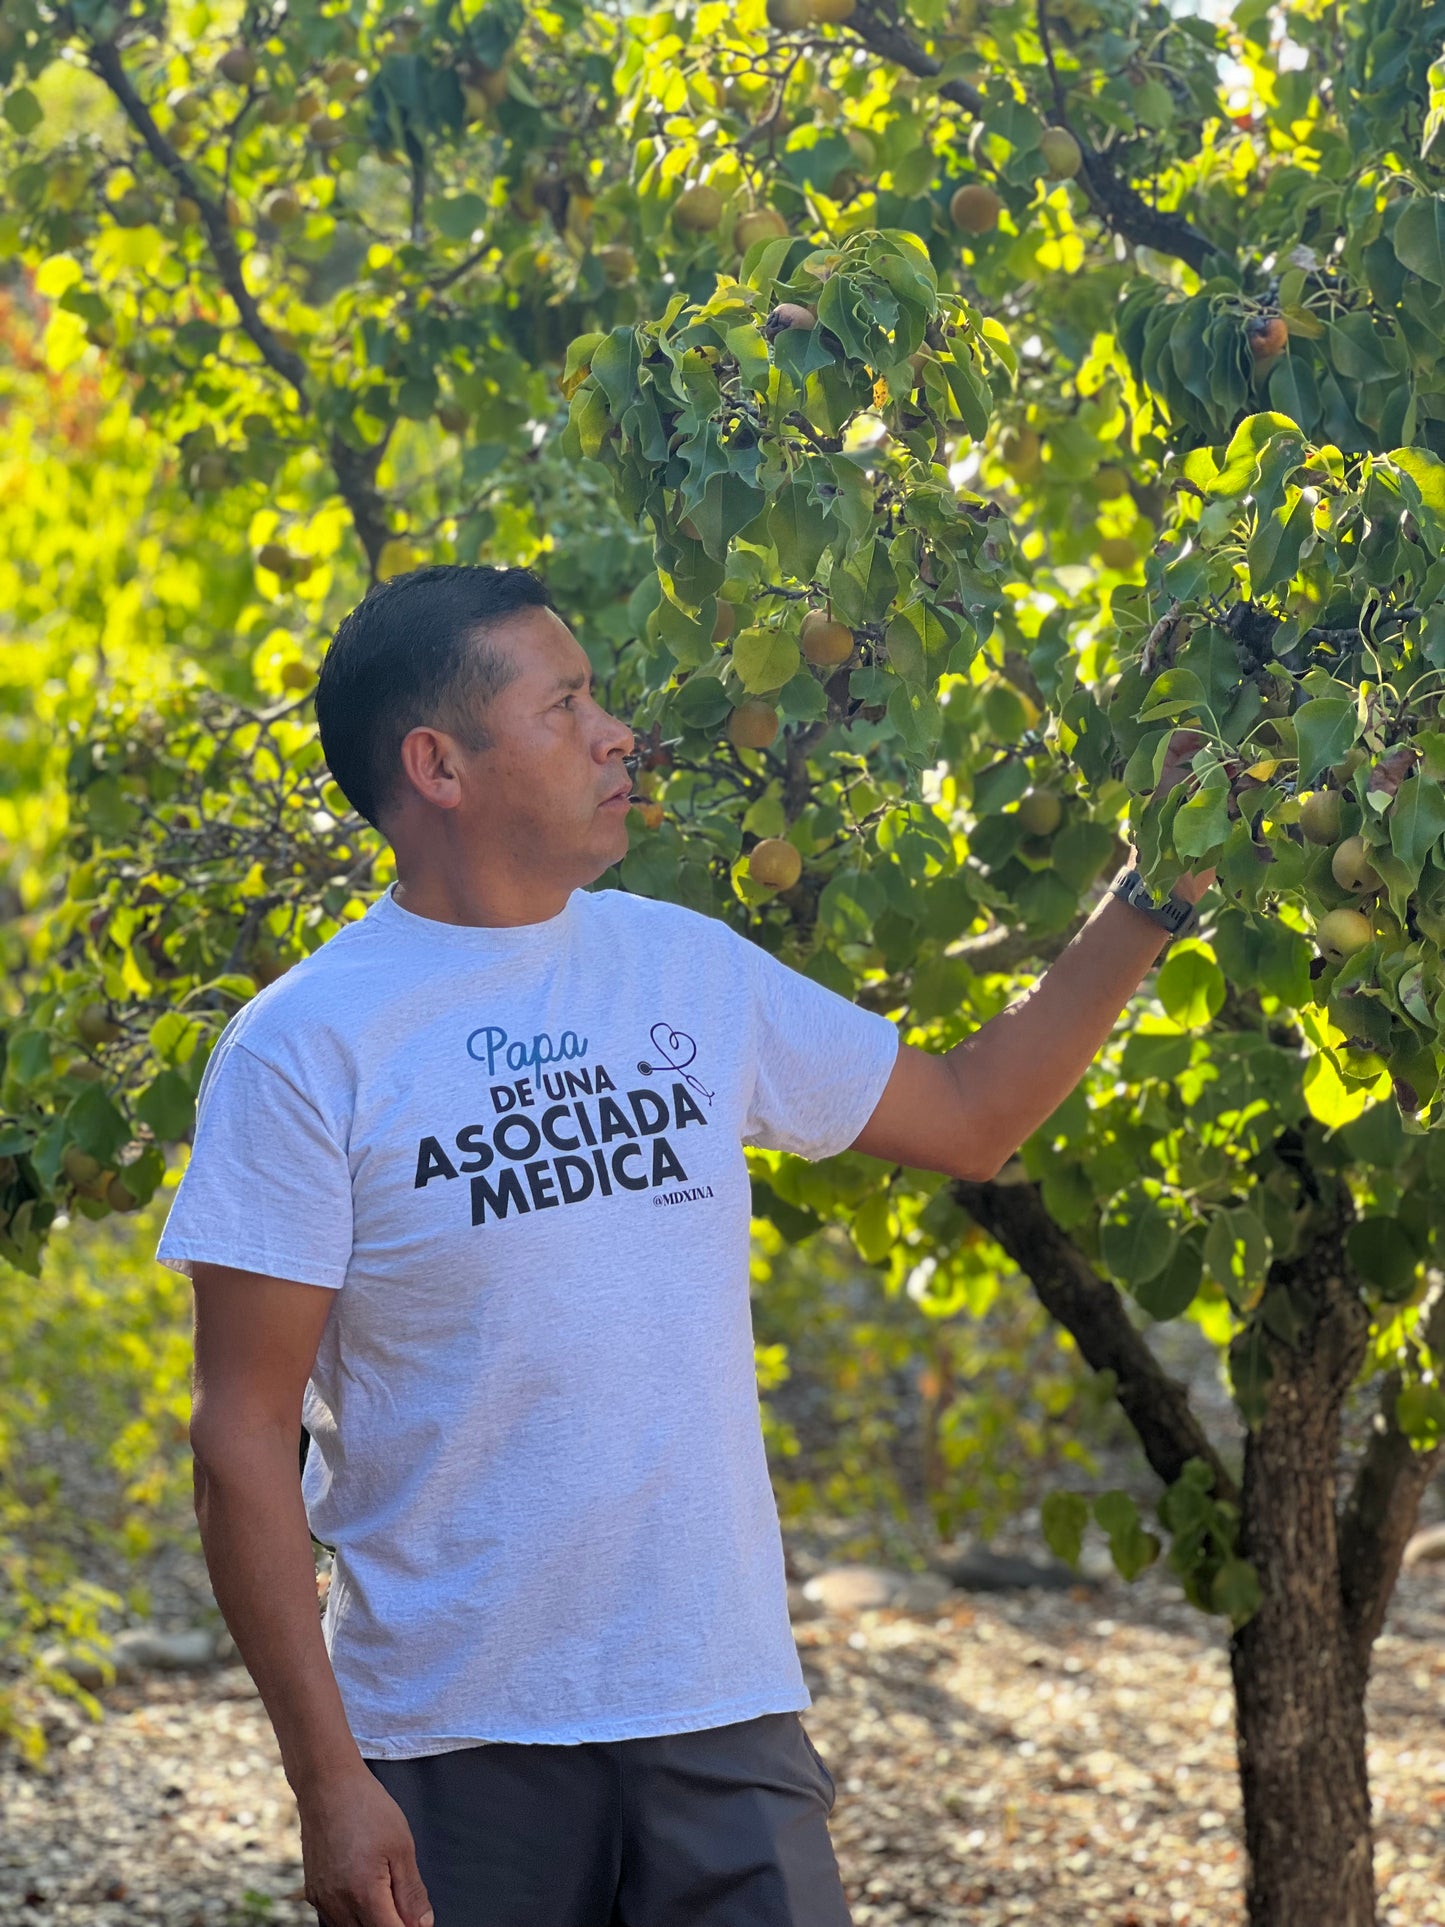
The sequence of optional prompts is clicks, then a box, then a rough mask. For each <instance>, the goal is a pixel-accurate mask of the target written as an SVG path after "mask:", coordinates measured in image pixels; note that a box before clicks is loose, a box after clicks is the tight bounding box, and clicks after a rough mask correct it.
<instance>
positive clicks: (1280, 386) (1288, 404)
mask: <svg viewBox="0 0 1445 1927" xmlns="http://www.w3.org/2000/svg"><path fill="white" fill-rule="evenodd" d="M1269 399H1270V405H1271V407H1273V408H1276V409H1278V410H1279V412H1280V413H1281V414H1282V415H1288V416H1289V418H1290V420H1291V421H1293V422H1297V423H1298V424H1299V426H1300V428H1301V429H1302V430H1303V431H1304V433H1305V434H1306V435H1308V434H1309V433H1310V432H1311V430H1312V429H1313V428H1314V427H1315V425H1316V424H1317V423H1318V421H1319V418H1320V391H1319V389H1318V387H1317V386H1316V384H1315V377H1314V371H1313V369H1312V368H1311V367H1310V365H1309V363H1308V362H1307V361H1306V360H1305V359H1304V358H1303V356H1301V355H1297V354H1293V353H1291V354H1287V355H1282V356H1281V357H1280V359H1279V361H1278V362H1277V363H1276V364H1275V367H1274V369H1273V370H1272V371H1271V374H1270V377H1269Z"/></svg>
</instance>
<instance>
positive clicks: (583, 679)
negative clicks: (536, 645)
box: [552, 669, 593, 690]
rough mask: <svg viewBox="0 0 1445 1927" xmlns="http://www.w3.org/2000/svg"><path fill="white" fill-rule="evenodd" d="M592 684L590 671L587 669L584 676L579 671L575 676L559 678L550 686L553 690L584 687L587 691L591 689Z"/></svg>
mask: <svg viewBox="0 0 1445 1927" xmlns="http://www.w3.org/2000/svg"><path fill="white" fill-rule="evenodd" d="M592 682H593V676H592V671H591V670H590V669H589V670H587V672H586V673H585V675H584V673H583V672H582V671H581V670H580V669H579V670H578V672H577V674H576V675H575V676H562V677H560V678H559V679H558V681H557V682H555V683H554V684H553V685H552V687H553V689H554V690H557V689H582V688H584V687H585V688H587V689H590V688H591V687H592Z"/></svg>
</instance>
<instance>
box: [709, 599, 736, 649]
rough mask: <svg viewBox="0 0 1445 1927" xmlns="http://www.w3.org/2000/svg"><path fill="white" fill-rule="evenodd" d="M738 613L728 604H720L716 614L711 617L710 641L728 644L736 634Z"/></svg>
mask: <svg viewBox="0 0 1445 1927" xmlns="http://www.w3.org/2000/svg"><path fill="white" fill-rule="evenodd" d="M737 628H738V612H737V610H736V609H735V608H734V607H733V605H732V603H730V602H720V603H719V604H718V605H717V614H716V615H715V616H714V617H713V624H712V639H713V641H714V643H719V642H730V641H731V640H732V638H733V637H734V636H735V635H736V634H737Z"/></svg>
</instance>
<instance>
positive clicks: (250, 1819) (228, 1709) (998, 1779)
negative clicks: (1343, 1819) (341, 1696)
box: [0, 1568, 1445, 1927]
mask: <svg viewBox="0 0 1445 1927" xmlns="http://www.w3.org/2000/svg"><path fill="white" fill-rule="evenodd" d="M795 1633H796V1637H797V1640H798V1646H799V1651H800V1654H801V1657H802V1661H803V1667H804V1671H805V1673H806V1675H807V1678H808V1683H809V1686H810V1689H811V1691H812V1693H813V1697H814V1705H813V1707H812V1709H811V1711H810V1712H808V1713H807V1714H806V1715H805V1716H804V1717H805V1720H806V1724H807V1726H808V1729H809V1731H810V1733H811V1734H812V1737H813V1738H814V1740H815V1741H816V1743H817V1745H818V1746H819V1748H820V1750H821V1751H822V1753H823V1756H824V1758H825V1759H826V1760H827V1762H828V1764H829V1766H830V1767H831V1769H832V1772H833V1775H834V1777H835V1779H836V1780H837V1782H838V1799H837V1804H836V1806H835V1808H834V1810H833V1820H832V1828H833V1838H834V1842H835V1845H836V1847H837V1851H838V1859H839V1863H840V1865H841V1867H842V1870H843V1877H844V1882H845V1885H846V1887H847V1890H848V1894H849V1898H850V1900H851V1902H852V1907H853V1915H854V1919H855V1922H856V1923H857V1927H882V1923H894V1922H905V1921H915V1920H941V1921H958V1922H966V1923H968V1924H969V1927H1000V1924H1001V1923H1006V1922H1013V1921H1018V1920H1028V1921H1030V1922H1032V1923H1035V1927H1086V1924H1087V1923H1101V1924H1102V1923H1107V1924H1108V1927H1175V1924H1176V1923H1183V1924H1184V1927H1237V1923H1239V1922H1240V1921H1241V1920H1242V1912H1241V1908H1240V1904H1239V1883H1240V1877H1241V1871H1242V1854H1241V1850H1240V1846H1239V1809H1238V1794H1237V1791H1236V1786H1235V1780H1234V1760H1233V1738H1232V1732H1231V1725H1230V1700H1229V1689H1228V1672H1227V1663H1226V1657H1225V1649H1224V1640H1223V1637H1222V1634H1221V1632H1220V1631H1219V1629H1217V1628H1215V1627H1213V1626H1212V1625H1210V1624H1207V1623H1205V1622H1204V1621H1202V1620H1201V1619H1200V1617H1199V1616H1198V1615H1197V1614H1195V1613H1193V1612H1192V1611H1190V1609H1189V1608H1187V1607H1186V1606H1184V1605H1183V1604H1182V1603H1181V1602H1180V1601H1179V1600H1178V1598H1177V1595H1175V1594H1174V1593H1173V1592H1172V1590H1171V1588H1170V1586H1169V1583H1168V1580H1167V1578H1165V1577H1164V1576H1156V1575H1154V1574H1150V1575H1146V1577H1145V1579H1144V1580H1142V1581H1141V1582H1140V1583H1139V1584H1138V1585H1136V1586H1135V1587H1132V1588H1126V1587H1124V1586H1123V1585H1122V1584H1120V1583H1119V1582H1117V1581H1115V1582H1112V1583H1107V1584H1105V1585H1103V1586H1100V1587H1098V1588H1093V1589H1086V1588H1083V1587H1079V1588H1077V1589H1075V1590H1074V1591H1073V1592H1070V1593H1051V1594H1039V1593H1028V1594H1012V1595H1004V1596H999V1597H994V1598H983V1597H981V1596H965V1595H962V1594H953V1595H951V1596H950V1599H949V1600H948V1602H947V1603H946V1605H945V1606H944V1607H943V1608H942V1609H941V1610H940V1611H938V1612H937V1613H936V1614H935V1613H928V1614H926V1615H924V1614H910V1613H905V1612H900V1611H896V1610H879V1611H874V1612H867V1613H863V1614H860V1615H858V1616H856V1617H846V1618H845V1617H842V1616H830V1617H824V1618H820V1619H815V1620H811V1621H800V1622H799V1623H798V1624H797V1625H796V1626H795ZM103 1699H104V1702H105V1705H106V1708H107V1715H106V1718H105V1720H104V1722H103V1723H102V1724H100V1725H96V1724H93V1723H91V1722H90V1721H88V1720H86V1719H85V1718H84V1716H83V1715H82V1716H77V1715H76V1714H75V1713H74V1711H73V1709H69V1708H64V1707H61V1708H58V1709H57V1715H56V1722H55V1725H54V1730H53V1735H52V1740H51V1754H50V1757H49V1759H48V1760H47V1762H46V1763H45V1765H44V1766H43V1767H41V1768H33V1767H28V1766H26V1765H24V1764H23V1763H22V1762H21V1761H20V1760H19V1759H18V1758H17V1757H16V1756H15V1755H14V1754H0V1922H3V1923H4V1927H12V1923H13V1924H14V1927H21V1924H22V1923H23V1927H48V1924H49V1923H61V1922H65V1923H76V1924H77V1927H78V1924H79V1923H84V1927H102V1923H106V1924H107V1927H109V1924H110V1923H114V1924H115V1927H121V1923H126V1924H127V1927H128V1924H129V1923H132V1922H142V1921H145V1922H152V1921H154V1922H160V1923H163V1924H164V1927H233V1924H236V1923H243V1922H263V1921H269V1922H274V1923H280V1924H285V1927H289V1923H293V1922H295V1923H298V1924H299V1927H314V1921H315V1915H314V1913H313V1911H312V1909H311V1908H310V1907H309V1906H308V1905H307V1904H306V1902H305V1900H304V1898H303V1896H302V1893H301V1877H302V1876H301V1859H300V1845H299V1835H298V1830H297V1822H296V1809H295V1804H294V1801H293V1799H292V1796H291V1790H290V1788H289V1786H288V1785H287V1783H286V1780H285V1778H284V1776H283V1775H282V1772H281V1768H280V1763H279V1760H278V1757H277V1753H276V1746H275V1741H274V1739H273V1737H272V1733H271V1728H270V1725H269V1722H268V1721H267V1718H266V1714H265V1710H264V1708H263V1707H262V1705H261V1702H260V1700H259V1698H258V1697H257V1696H256V1693H255V1689H254V1687H253V1686H252V1684H251V1681H250V1678H249V1676H248V1675H247V1673H246V1672H245V1670H244V1668H242V1667H240V1666H237V1665H229V1666H221V1667H217V1668H214V1669H212V1670H210V1671H208V1672H206V1673H202V1674H195V1675H175V1674H171V1675H166V1674H147V1675H144V1676H142V1677H141V1678H139V1679H138V1680H135V1681H133V1682H130V1683H127V1684H119V1685H116V1686H114V1687H112V1688H111V1689H109V1691H107V1692H106V1693H104V1695H103ZM1442 1710H1445V1573H1442V1572H1441V1571H1440V1569H1438V1568H1436V1569H1435V1571H1434V1572H1433V1573H1430V1572H1429V1571H1428V1570H1427V1571H1426V1572H1424V1573H1421V1574H1418V1575H1409V1576H1407V1577H1406V1579H1405V1580H1404V1581H1403V1582H1402V1585H1401V1589H1400V1592H1399V1594H1398V1596H1397V1598H1396V1601H1395V1605H1394V1608H1393V1610H1392V1613H1391V1617H1390V1622H1389V1625H1388V1627H1387V1630H1386V1633H1385V1635H1384V1637H1383V1638H1382V1639H1381V1641H1380V1645H1379V1649H1378V1659H1377V1664H1376V1670H1375V1680H1374V1685H1373V1687H1372V1693H1371V1716H1372V1719H1371V1727H1372V1745H1371V1771H1372V1776H1373V1782H1374V1791H1375V1802H1376V1815H1377V1835H1378V1851H1377V1865H1378V1871H1379V1881H1380V1892H1381V1920H1382V1923H1385V1927H1445V1745H1442V1742H1441V1734H1440V1726H1441V1713H1442ZM1322 1927H1323V1924H1322Z"/></svg>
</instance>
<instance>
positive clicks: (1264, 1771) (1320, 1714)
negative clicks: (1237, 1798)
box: [1231, 1384, 1375, 1927]
mask: <svg viewBox="0 0 1445 1927" xmlns="http://www.w3.org/2000/svg"><path fill="white" fill-rule="evenodd" d="M1338 1430H1339V1427H1338V1413H1337V1411H1331V1412H1330V1413H1328V1414H1322V1413H1320V1412H1318V1411H1311V1410H1309V1408H1308V1404H1307V1400H1306V1398H1305V1395H1304V1394H1303V1392H1302V1391H1301V1389H1300V1388H1298V1387H1295V1386H1291V1385H1288V1384H1285V1385H1278V1384H1277V1385H1275V1386H1274V1387H1273V1388H1272V1397H1271V1401H1270V1411H1269V1415H1268V1417H1267V1418H1266V1419H1265V1420H1264V1422H1263V1424H1261V1425H1260V1426H1259V1427H1258V1429H1257V1430H1255V1431H1254V1432H1252V1433H1251V1434H1250V1436H1249V1441H1248V1444H1247V1446H1246V1450H1245V1470H1244V1495H1243V1496H1244V1522H1243V1531H1242V1534H1241V1545H1240V1550H1241V1552H1242V1553H1243V1554H1244V1556H1245V1557H1246V1558H1247V1559H1249V1560H1250V1561H1252V1563H1253V1564H1254V1567H1255V1569H1256V1571H1257V1572H1258V1574H1259V1582H1260V1586H1261V1589H1262V1591H1263V1594H1264V1602H1263V1604H1262V1605H1261V1607H1260V1609H1259V1611H1258V1612H1257V1613H1256V1614H1255V1616H1254V1618H1253V1619H1251V1620H1249V1621H1248V1622H1247V1623H1246V1624H1245V1625H1244V1626H1242V1627H1241V1628H1240V1630H1239V1631H1238V1632H1237V1633H1236V1634H1235V1637H1234V1642H1233V1647H1232V1651H1231V1664H1232V1669H1233V1673H1234V1691H1235V1703H1236V1711H1237V1721H1238V1728H1237V1730H1238V1738H1239V1773H1240V1781H1241V1784H1242V1788H1243V1793H1244V1834H1245V1845H1246V1848H1247V1849H1248V1854H1249V1870H1248V1876H1247V1889H1246V1892H1247V1901H1248V1912H1249V1920H1250V1927H1323V1923H1324V1922H1328V1923H1329V1927H1374V1920H1375V1884H1374V1853H1373V1841H1372V1837H1371V1830H1370V1792H1369V1786H1368V1783H1367V1780H1366V1773H1365V1676H1364V1672H1363V1669H1362V1668H1361V1667H1360V1666H1359V1665H1358V1664H1357V1661H1356V1658H1355V1654H1354V1651H1353V1642H1352V1640H1351V1637H1350V1634H1349V1629H1348V1627H1347V1625H1346V1621H1345V1610H1344V1600H1343V1597H1342V1594H1341V1589H1340V1579H1339V1564H1338V1552H1337V1549H1336V1543H1335V1475H1334V1467H1335V1447H1336V1444H1337V1435H1338ZM1322 1433H1323V1434H1327V1435H1323V1436H1322Z"/></svg>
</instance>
